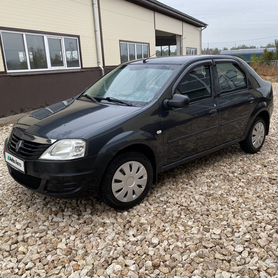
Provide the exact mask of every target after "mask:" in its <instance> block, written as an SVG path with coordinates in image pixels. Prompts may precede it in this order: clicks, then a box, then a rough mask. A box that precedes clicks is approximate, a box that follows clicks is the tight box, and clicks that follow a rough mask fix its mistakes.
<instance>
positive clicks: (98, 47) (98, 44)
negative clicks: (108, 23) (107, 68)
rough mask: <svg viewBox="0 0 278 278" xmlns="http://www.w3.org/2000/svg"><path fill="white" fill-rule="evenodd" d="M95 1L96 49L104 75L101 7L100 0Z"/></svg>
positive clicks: (98, 64) (98, 61)
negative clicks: (99, 6) (99, 7)
mask: <svg viewBox="0 0 278 278" xmlns="http://www.w3.org/2000/svg"><path fill="white" fill-rule="evenodd" d="M92 1H93V12H94V23H95V24H94V25H95V37H96V51H97V66H98V67H99V68H100V70H101V74H102V76H103V75H104V74H105V72H104V67H103V64H102V61H103V57H102V55H103V53H102V46H101V33H100V18H99V9H98V0H92Z"/></svg>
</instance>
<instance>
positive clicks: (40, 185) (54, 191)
mask: <svg viewBox="0 0 278 278" xmlns="http://www.w3.org/2000/svg"><path fill="white" fill-rule="evenodd" d="M6 149H7V142H5V148H4V151H6ZM8 152H9V153H11V152H10V150H8ZM12 154H13V155H15V156H17V157H18V158H20V156H18V155H17V154H16V153H12ZM7 166H8V170H9V173H10V175H11V176H12V177H13V178H14V180H15V181H17V182H18V183H20V184H21V185H23V186H24V187H26V188H28V189H31V190H33V191H36V192H39V193H42V194H46V195H50V196H55V197H77V196H80V195H84V194H88V193H89V194H93V193H95V192H96V191H97V188H98V186H99V183H100V180H101V177H100V176H98V175H97V171H96V170H94V158H92V157H86V158H80V159H76V160H71V161H49V160H38V159H37V160H25V173H22V172H20V171H18V170H16V169H14V168H13V167H11V166H10V165H9V164H7Z"/></svg>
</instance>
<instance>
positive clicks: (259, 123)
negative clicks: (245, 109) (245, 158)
mask: <svg viewBox="0 0 278 278" xmlns="http://www.w3.org/2000/svg"><path fill="white" fill-rule="evenodd" d="M256 134H257V140H255V137H256ZM265 137H266V123H265V121H264V120H263V119H262V118H256V119H255V121H254V123H253V124H252V126H251V128H250V130H249V132H248V135H247V137H246V139H245V140H244V141H242V142H241V143H240V146H241V148H242V150H243V151H245V152H246V153H251V154H254V153H257V152H258V151H260V149H261V148H262V146H263V144H264V141H265Z"/></svg>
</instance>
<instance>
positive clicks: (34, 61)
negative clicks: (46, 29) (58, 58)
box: [26, 35, 47, 69]
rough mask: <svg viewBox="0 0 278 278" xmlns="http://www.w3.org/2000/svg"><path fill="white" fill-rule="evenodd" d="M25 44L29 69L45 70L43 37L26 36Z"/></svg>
mask: <svg viewBox="0 0 278 278" xmlns="http://www.w3.org/2000/svg"><path fill="white" fill-rule="evenodd" d="M26 42H27V48H28V55H29V61H30V67H31V69H45V68H47V61H46V54H45V47H44V39H43V36H37V35H26Z"/></svg>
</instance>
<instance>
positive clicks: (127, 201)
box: [101, 152, 153, 210]
mask: <svg viewBox="0 0 278 278" xmlns="http://www.w3.org/2000/svg"><path fill="white" fill-rule="evenodd" d="M152 181H153V168H152V165H151V163H150V161H149V159H148V158H147V157H146V156H145V155H143V154H141V153H136V152H127V153H123V154H121V155H119V156H117V157H115V158H114V159H113V161H112V162H111V163H110V165H109V166H108V169H107V170H106V173H105V176H104V179H103V182H102V185H101V196H102V199H103V200H104V202H105V203H106V204H107V205H109V206H110V207H113V208H116V209H120V210H125V209H129V208H131V207H133V206H135V205H137V204H139V203H140V202H141V201H142V200H143V199H144V197H145V196H146V195H147V193H148V191H149V189H150V187H151V184H152Z"/></svg>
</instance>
